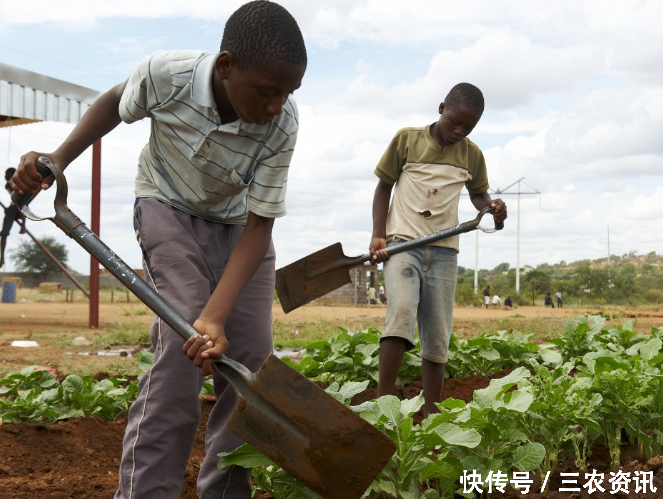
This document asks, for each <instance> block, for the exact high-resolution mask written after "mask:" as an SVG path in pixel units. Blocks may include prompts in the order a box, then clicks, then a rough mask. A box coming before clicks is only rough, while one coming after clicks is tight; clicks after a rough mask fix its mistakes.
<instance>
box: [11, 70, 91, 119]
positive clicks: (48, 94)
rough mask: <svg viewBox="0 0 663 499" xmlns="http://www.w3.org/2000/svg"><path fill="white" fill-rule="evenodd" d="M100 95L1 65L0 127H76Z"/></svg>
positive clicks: (86, 89)
mask: <svg viewBox="0 0 663 499" xmlns="http://www.w3.org/2000/svg"><path fill="white" fill-rule="evenodd" d="M99 95H100V92H98V91H96V90H92V89H90V88H86V87H81V86H80V85H74V84H73V83H69V82H66V81H63V80H58V79H56V78H51V77H49V76H44V75H42V74H39V73H33V72H32V71H27V70H25V69H21V68H17V67H15V66H9V65H8V64H3V63H0V127H4V126H13V125H21V124H24V123H33V122H35V121H57V122H61V123H77V122H78V121H79V120H80V119H81V116H83V113H85V111H87V109H88V108H89V107H90V104H92V102H94V100H95V99H96V98H97V97H99Z"/></svg>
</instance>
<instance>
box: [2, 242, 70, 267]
mask: <svg viewBox="0 0 663 499" xmlns="http://www.w3.org/2000/svg"><path fill="white" fill-rule="evenodd" d="M39 242H40V243H41V244H43V245H44V247H45V248H46V249H47V250H48V251H50V252H51V254H52V255H53V256H54V257H55V258H57V259H58V260H59V261H60V263H61V264H62V265H65V264H66V263H67V259H68V257H69V255H68V252H67V248H66V247H65V245H64V244H62V243H59V242H57V240H56V239H55V238H54V237H44V238H43V239H40V240H39ZM11 259H12V261H13V262H14V264H15V265H16V269H17V270H18V271H19V272H36V273H38V274H41V275H45V274H47V273H49V272H59V271H60V269H59V267H58V266H57V265H56V264H55V263H54V262H53V261H52V260H51V259H50V258H49V257H48V256H47V255H46V253H44V252H43V251H42V250H41V248H40V247H39V246H37V244H36V243H35V242H34V241H24V242H22V243H21V244H19V245H18V247H17V248H15V249H14V250H13V251H12V252H11Z"/></svg>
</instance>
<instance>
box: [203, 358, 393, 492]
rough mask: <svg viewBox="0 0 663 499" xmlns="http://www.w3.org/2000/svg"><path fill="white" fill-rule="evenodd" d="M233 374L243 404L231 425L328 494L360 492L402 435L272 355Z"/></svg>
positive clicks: (223, 370) (222, 368) (229, 372)
mask: <svg viewBox="0 0 663 499" xmlns="http://www.w3.org/2000/svg"><path fill="white" fill-rule="evenodd" d="M225 363H226V361H224V362H221V363H218V362H217V364H215V366H216V367H217V369H219V370H220V372H221V373H222V374H223V375H224V376H226V377H228V376H230V377H232V378H233V379H232V386H233V388H234V389H235V393H236V395H237V404H236V406H235V409H234V411H233V413H232V415H231V417H230V420H229V422H228V428H229V429H230V430H231V431H232V432H233V433H235V434H236V435H237V436H239V437H240V438H243V439H244V440H246V441H247V442H249V443H250V444H251V445H253V447H255V448H256V450H258V451H260V452H262V453H263V454H265V455H266V456H267V457H269V458H270V459H271V460H272V461H274V462H275V463H276V464H278V465H279V466H280V467H281V468H283V469H284V470H285V471H287V472H288V473H290V474H291V475H293V476H294V477H295V478H297V479H298V480H299V481H300V482H302V483H303V484H304V485H306V486H308V487H309V488H310V489H311V490H313V491H315V492H317V493H318V494H320V495H321V496H322V497H324V498H325V499H359V498H360V497H361V496H362V494H363V493H364V492H365V491H366V489H367V488H368V486H369V485H370V484H371V482H372V481H373V480H374V479H375V477H376V476H377V475H378V474H379V473H380V472H381V471H382V469H383V468H384V466H385V465H386V464H387V462H388V461H389V459H390V458H391V456H392V454H393V453H394V452H395V450H396V445H395V443H394V442H393V441H392V440H391V439H390V438H389V437H387V436H386V435H384V434H383V433H382V432H380V431H379V430H377V429H376V428H375V427H374V426H372V425H371V424H369V423H368V422H366V421H364V420H363V419H362V418H361V417H359V416H358V415H357V414H355V413H354V412H352V410H350V409H349V408H348V407H346V406H345V405H343V404H341V403H340V402H338V401H337V400H336V399H334V398H333V397H332V396H331V395H329V394H328V393H326V392H325V391H324V390H322V389H321V388H319V387H318V386H317V385H316V384H315V383H312V382H311V381H310V380H308V379H307V378H305V377H304V376H302V375H301V374H300V373H298V372H297V371H295V370H294V369H292V368H290V367H289V366H288V365H286V364H285V363H284V362H282V361H281V360H279V359H278V358H276V357H274V356H273V355H270V357H269V358H268V359H267V360H266V361H265V363H264V364H263V365H262V367H261V368H260V369H259V370H258V371H257V372H256V373H255V374H252V373H248V372H247V373H245V375H241V374H238V371H236V370H235V369H234V368H230V369H228V366H227V365H225V366H224V364H225Z"/></svg>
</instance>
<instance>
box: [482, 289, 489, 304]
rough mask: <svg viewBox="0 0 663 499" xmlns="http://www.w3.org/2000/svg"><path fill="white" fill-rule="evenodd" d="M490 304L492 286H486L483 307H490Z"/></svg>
mask: <svg viewBox="0 0 663 499" xmlns="http://www.w3.org/2000/svg"><path fill="white" fill-rule="evenodd" d="M488 305H490V286H486V289H484V290H483V303H482V304H481V308H488Z"/></svg>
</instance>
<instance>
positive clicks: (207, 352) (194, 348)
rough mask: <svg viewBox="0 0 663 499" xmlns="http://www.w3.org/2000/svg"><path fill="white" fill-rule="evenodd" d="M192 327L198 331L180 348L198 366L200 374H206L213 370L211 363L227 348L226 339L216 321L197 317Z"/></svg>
mask: <svg viewBox="0 0 663 499" xmlns="http://www.w3.org/2000/svg"><path fill="white" fill-rule="evenodd" d="M193 327H194V328H195V329H197V330H198V331H200V334H199V335H195V336H192V337H191V338H189V339H188V340H186V342H185V343H184V346H183V347H182V350H183V351H184V353H185V354H186V356H187V357H189V359H190V360H191V362H193V363H194V365H195V366H197V367H200V370H201V371H202V374H203V375H205V376H207V375H210V374H212V373H213V372H214V368H213V367H212V364H213V363H214V361H215V360H217V359H218V358H219V357H221V354H223V352H225V351H226V350H227V349H228V340H227V339H226V333H225V331H224V330H223V326H221V325H220V324H218V323H216V322H207V321H204V320H201V319H198V320H197V321H196V322H194V323H193Z"/></svg>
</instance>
